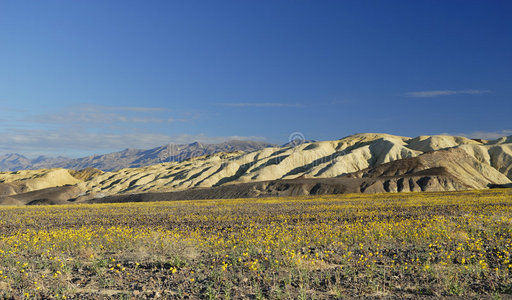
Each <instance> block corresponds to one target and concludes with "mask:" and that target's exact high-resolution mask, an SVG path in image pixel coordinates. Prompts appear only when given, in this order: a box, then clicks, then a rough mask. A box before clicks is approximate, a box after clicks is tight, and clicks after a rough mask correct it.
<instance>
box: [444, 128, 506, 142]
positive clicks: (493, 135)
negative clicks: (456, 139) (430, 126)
mask: <svg viewBox="0 0 512 300" xmlns="http://www.w3.org/2000/svg"><path fill="white" fill-rule="evenodd" d="M443 134H446V135H455V136H463V137H467V138H474V139H484V140H496V139H499V138H501V137H504V136H511V135H512V130H510V129H504V130H498V131H474V132H470V133H456V134H452V133H443Z"/></svg>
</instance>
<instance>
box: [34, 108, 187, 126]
mask: <svg viewBox="0 0 512 300" xmlns="http://www.w3.org/2000/svg"><path fill="white" fill-rule="evenodd" d="M168 111H169V110H167V109H165V108H157V107H128V106H126V107H125V106H98V105H82V106H75V107H69V108H65V109H62V110H61V111H58V112H52V113H46V114H41V115H37V116H35V117H33V118H31V120H33V121H35V122H37V123H43V124H73V125H76V124H79V123H84V124H102V123H103V124H113V123H172V122H178V121H185V120H184V119H179V118H174V117H170V116H168V114H167V112H168Z"/></svg>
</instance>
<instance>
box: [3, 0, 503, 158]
mask: <svg viewBox="0 0 512 300" xmlns="http://www.w3.org/2000/svg"><path fill="white" fill-rule="evenodd" d="M510 15H512V2H510V1H483V0H482V1H447V0H446V1H445V0H443V1H298V0H293V1H279V0H278V1H194V0H191V1H126V0H123V1H49V0H48V1H14V0H13V1H8V0H2V1H0V103H1V109H0V153H10V152H19V153H26V154H29V155H36V154H49V155H56V154H63V155H68V156H81V155H87V154H92V153H104V152H109V151H117V150H121V149H123V148H128V147H134V148H151V147H154V146H158V145H162V144H166V143H169V142H173V143H188V142H193V141H195V140H199V141H202V142H220V141H224V140H228V139H250V140H264V141H268V142H273V143H279V144H282V143H286V142H287V141H288V137H289V135H290V134H291V133H293V132H301V133H303V134H304V136H305V137H306V138H307V139H314V140H330V139H338V138H341V137H344V136H347V135H350V134H354V133H358V132H386V133H391V134H397V135H405V136H418V135H426V134H441V133H450V134H459V135H466V136H473V137H487V138H494V137H497V136H501V135H512V124H511V123H510V112H511V109H512V104H511V101H510V100H511V95H512V84H511V83H512V55H511V53H512V34H510V32H511V30H512V18H510Z"/></svg>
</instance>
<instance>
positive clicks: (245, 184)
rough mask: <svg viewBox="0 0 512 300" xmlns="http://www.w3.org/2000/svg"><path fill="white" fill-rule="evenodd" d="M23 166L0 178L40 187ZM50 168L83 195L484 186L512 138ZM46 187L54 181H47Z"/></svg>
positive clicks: (502, 172)
mask: <svg viewBox="0 0 512 300" xmlns="http://www.w3.org/2000/svg"><path fill="white" fill-rule="evenodd" d="M20 172H22V171H20ZM20 172H18V173H4V174H0V181H1V182H2V183H3V184H4V185H6V186H12V185H19V184H20V183H19V182H25V183H22V184H21V185H22V186H27V188H25V189H24V190H23V191H24V192H29V191H31V190H33V188H35V187H33V186H31V185H30V184H28V183H27V180H34V182H37V181H38V180H39V177H41V176H42V175H40V174H41V173H37V172H33V173H30V171H23V172H28V173H26V174H33V175H24V176H25V177H27V178H25V177H23V176H21V174H25V173H20ZM38 172H41V171H38ZM48 172H49V171H48ZM51 172H61V173H66V172H67V173H68V175H69V176H63V177H62V178H68V179H69V178H71V179H70V180H69V181H66V180H63V181H58V180H56V181H55V183H54V184H53V186H62V185H63V184H71V185H74V186H76V187H77V188H78V190H79V191H80V193H79V194H78V195H77V196H76V197H75V198H76V199H75V200H76V201H78V202H80V201H95V200H93V199H99V198H103V197H106V196H110V195H128V194H140V193H148V192H151V193H161V192H166V193H174V194H172V195H174V196H170V194H166V195H167V196H166V197H168V198H169V197H170V198H172V197H184V198H190V197H199V198H201V197H214V196H213V195H219V197H228V196H229V195H233V196H237V195H239V196H266V195H270V196H272V195H308V194H318V193H322V194H325V193H340V192H365V193H374V192H405V191H447V190H466V189H484V188H487V187H489V186H496V185H498V186H507V185H510V184H512V181H511V179H512V138H510V137H509V138H502V139H499V140H496V141H482V140H471V139H467V138H463V137H453V136H421V137H416V138H408V137H400V136H393V135H387V134H371V133H368V134H357V135H353V136H349V137H346V138H343V139H340V140H336V141H323V142H312V143H307V144H303V145H299V146H296V147H269V148H263V149H260V150H256V151H253V152H249V153H246V152H241V151H239V152H229V153H228V152H222V153H214V154H211V155H204V156H200V157H194V158H190V159H188V160H185V161H183V162H167V163H158V164H154V165H151V166H147V167H140V168H126V169H122V170H119V171H115V172H104V173H103V172H99V171H98V172H96V171H90V170H89V171H88V172H86V173H80V174H81V175H78V174H76V173H73V172H71V173H73V174H71V173H70V172H68V171H67V170H63V169H58V170H52V171H51ZM38 174H39V175H38ZM84 174H85V175H84ZM20 176H21V177H20ZM31 176H32V177H31ZM59 176H60V175H59ZM47 177H48V176H47ZM57 177H58V176H56V178H57ZM23 178H25V179H23ZM43 187H44V188H51V187H52V186H51V184H48V183H46V184H43V185H42V186H41V188H43ZM212 188H213V189H212ZM206 189H208V190H206ZM4 190H5V191H6V192H4V193H3V194H4V196H9V197H11V198H12V195H13V194H9V193H12V191H14V192H17V191H20V189H19V188H18V190H16V189H14V188H12V189H11V190H10V189H9V188H5V189H4ZM175 192H178V193H177V194H176V193H175ZM176 195H180V196H176ZM200 195H203V196H200ZM208 195H210V196H208ZM222 195H223V196H222ZM123 197H124V196H123ZM131 197H134V196H131ZM215 197H217V196H215ZM170 198H169V199H170ZM32 200H36V199H32ZM24 201H25V202H27V201H28V200H27V199H25V200H24Z"/></svg>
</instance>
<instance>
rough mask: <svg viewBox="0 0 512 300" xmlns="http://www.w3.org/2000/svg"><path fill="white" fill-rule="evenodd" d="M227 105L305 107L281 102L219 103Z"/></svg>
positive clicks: (299, 104)
mask: <svg viewBox="0 0 512 300" xmlns="http://www.w3.org/2000/svg"><path fill="white" fill-rule="evenodd" d="M219 105H221V106H226V107H304V104H301V103H281V102H233V103H219Z"/></svg>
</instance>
